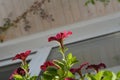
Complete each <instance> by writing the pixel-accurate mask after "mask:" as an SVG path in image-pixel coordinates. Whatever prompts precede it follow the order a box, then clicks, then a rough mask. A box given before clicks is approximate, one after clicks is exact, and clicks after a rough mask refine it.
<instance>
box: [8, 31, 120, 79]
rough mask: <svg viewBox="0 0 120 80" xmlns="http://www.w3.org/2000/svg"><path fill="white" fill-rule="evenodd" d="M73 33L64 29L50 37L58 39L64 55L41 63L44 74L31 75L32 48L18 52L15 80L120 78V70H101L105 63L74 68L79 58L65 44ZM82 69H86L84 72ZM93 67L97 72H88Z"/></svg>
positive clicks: (54, 39)
mask: <svg viewBox="0 0 120 80" xmlns="http://www.w3.org/2000/svg"><path fill="white" fill-rule="evenodd" d="M71 34H72V32H71V31H64V32H60V33H58V34H56V35H55V36H52V37H49V38H48V42H51V41H56V42H58V43H59V52H60V54H61V55H62V59H61V60H52V61H46V62H45V63H44V64H43V65H40V68H41V70H42V75H40V77H38V76H30V73H29V65H28V63H27V62H26V58H27V56H28V55H29V54H30V53H31V51H30V50H28V51H26V52H24V53H20V54H17V55H16V56H15V57H13V60H16V59H20V60H21V61H22V63H21V66H20V67H19V68H17V69H16V70H15V71H14V72H13V74H12V75H11V76H10V78H9V80H11V79H12V78H13V79H15V80H120V72H118V73H114V72H112V71H109V70H100V69H101V68H106V65H105V64H104V63H99V64H90V63H88V62H85V63H82V64H81V65H80V66H79V67H78V68H73V67H72V66H73V65H75V64H76V63H77V62H78V60H77V58H76V57H75V56H73V55H72V53H68V54H66V53H67V50H68V49H67V48H66V47H65V46H64V39H65V38H67V37H68V36H70V35H71ZM82 69H85V70H86V73H84V74H83V72H82ZM88 69H92V70H94V71H95V72H87V71H88ZM76 74H78V75H79V76H78V75H76Z"/></svg>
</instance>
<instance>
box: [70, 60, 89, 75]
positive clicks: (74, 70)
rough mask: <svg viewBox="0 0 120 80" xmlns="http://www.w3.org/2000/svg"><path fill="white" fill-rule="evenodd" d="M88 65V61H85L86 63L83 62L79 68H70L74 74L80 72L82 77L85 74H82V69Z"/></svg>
mask: <svg viewBox="0 0 120 80" xmlns="http://www.w3.org/2000/svg"><path fill="white" fill-rule="evenodd" d="M86 65H88V62H85V63H83V64H81V65H80V67H79V68H71V69H70V72H72V73H73V74H75V73H78V74H79V75H80V77H83V76H82V73H81V70H82V68H83V67H85V66H86Z"/></svg>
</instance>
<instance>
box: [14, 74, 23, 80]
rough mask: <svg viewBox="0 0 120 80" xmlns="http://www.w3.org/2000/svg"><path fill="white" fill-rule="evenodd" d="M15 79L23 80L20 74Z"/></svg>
mask: <svg viewBox="0 0 120 80" xmlns="http://www.w3.org/2000/svg"><path fill="white" fill-rule="evenodd" d="M13 77H14V79H15V80H23V77H22V76H21V75H18V74H16V75H14V76H13Z"/></svg>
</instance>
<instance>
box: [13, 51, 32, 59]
mask: <svg viewBox="0 0 120 80" xmlns="http://www.w3.org/2000/svg"><path fill="white" fill-rule="evenodd" d="M30 53H31V50H28V51H26V52H25V53H20V54H17V55H16V56H15V57H13V59H12V60H16V59H21V60H25V59H26V58H27V56H28V55H29V54H30Z"/></svg>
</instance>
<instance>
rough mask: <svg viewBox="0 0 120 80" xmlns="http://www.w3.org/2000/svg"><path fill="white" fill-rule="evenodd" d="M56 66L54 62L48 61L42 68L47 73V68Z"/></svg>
mask: <svg viewBox="0 0 120 80" xmlns="http://www.w3.org/2000/svg"><path fill="white" fill-rule="evenodd" d="M49 66H55V65H54V63H53V62H52V61H46V62H45V63H44V64H43V65H41V66H40V68H41V70H43V71H45V70H46V69H47V67H49Z"/></svg>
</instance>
